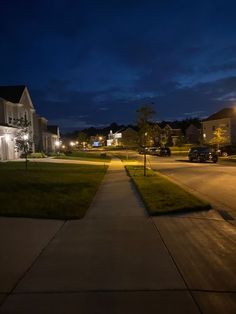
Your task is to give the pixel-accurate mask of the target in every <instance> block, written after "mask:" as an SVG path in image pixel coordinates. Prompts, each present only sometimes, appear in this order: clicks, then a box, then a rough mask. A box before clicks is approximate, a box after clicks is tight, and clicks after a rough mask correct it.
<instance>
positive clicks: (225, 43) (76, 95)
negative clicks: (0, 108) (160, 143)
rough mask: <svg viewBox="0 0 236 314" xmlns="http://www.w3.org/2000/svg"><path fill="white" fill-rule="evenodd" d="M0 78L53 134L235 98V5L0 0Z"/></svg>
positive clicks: (200, 110)
mask: <svg viewBox="0 0 236 314" xmlns="http://www.w3.org/2000/svg"><path fill="white" fill-rule="evenodd" d="M0 12H1V18H0V42H1V58H0V84H1V85H9V84H21V85H22V84H26V85H27V86H28V87H29V90H30V93H31V95H32V99H33V102H34V105H35V107H36V109H37V111H38V113H39V114H41V115H43V116H45V117H47V118H48V119H49V122H50V123H57V124H59V125H60V127H61V129H62V130H63V131H67V130H69V129H73V128H74V129H78V128H83V127H86V126H90V125H94V126H103V125H107V124H110V123H111V122H117V123H133V122H134V120H135V112H136V109H137V108H138V107H140V105H143V104H146V103H152V102H153V103H154V105H153V106H154V107H155V110H156V112H157V114H156V119H157V120H163V119H166V120H167V119H183V118H186V117H193V116H199V117H204V116H207V115H209V114H211V113H213V112H214V111H216V110H218V109H220V108H222V107H226V106H233V105H234V103H235V104H236V18H235V12H236V2H235V1H229V0H224V1H221V0H212V1H209V0H205V1H201V0H198V1H190V0H184V1H181V0H154V1H148V0H146V1H138V0H135V1H134V0H124V1H123V0H109V1H105V0H94V1H89V0H85V1H79V0H77V1H76V0H51V1H50V0H45V1H44V0H41V1H33V0H0Z"/></svg>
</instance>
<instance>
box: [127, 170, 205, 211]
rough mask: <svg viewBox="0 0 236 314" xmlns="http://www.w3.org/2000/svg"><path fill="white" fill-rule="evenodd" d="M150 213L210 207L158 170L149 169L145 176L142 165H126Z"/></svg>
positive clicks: (197, 209)
mask: <svg viewBox="0 0 236 314" xmlns="http://www.w3.org/2000/svg"><path fill="white" fill-rule="evenodd" d="M126 169H127V171H128V173H129V175H130V176H131V178H132V180H133V182H134V184H135V186H136V188H137V190H138V192H139V194H140V196H141V198H142V200H143V202H144V204H145V205H146V208H147V210H148V212H149V214H150V215H159V214H166V213H172V212H182V211H195V210H196V211H199V210H205V209H210V208H211V206H210V204H209V203H207V202H204V201H202V200H200V199H198V198H197V197H195V196H194V195H192V194H190V193H188V192H186V191H185V190H183V189H182V188H181V187H179V186H178V185H177V184H174V183H173V182H171V181H170V180H168V179H167V178H164V177H163V176H162V175H158V173H157V172H154V171H153V170H150V169H148V170H147V176H146V177H144V176H143V167H142V166H126Z"/></svg>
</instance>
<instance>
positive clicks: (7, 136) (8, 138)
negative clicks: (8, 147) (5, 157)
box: [4, 134, 11, 142]
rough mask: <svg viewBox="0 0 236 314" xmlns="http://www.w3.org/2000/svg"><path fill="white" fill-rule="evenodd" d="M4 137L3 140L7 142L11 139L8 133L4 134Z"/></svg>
mask: <svg viewBox="0 0 236 314" xmlns="http://www.w3.org/2000/svg"><path fill="white" fill-rule="evenodd" d="M4 137H5V141H6V142H9V141H10V139H11V137H10V135H9V134H5V135H4Z"/></svg>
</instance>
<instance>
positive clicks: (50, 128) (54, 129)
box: [47, 125, 58, 135]
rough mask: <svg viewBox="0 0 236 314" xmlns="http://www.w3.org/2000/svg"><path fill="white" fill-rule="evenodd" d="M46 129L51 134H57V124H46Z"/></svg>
mask: <svg viewBox="0 0 236 314" xmlns="http://www.w3.org/2000/svg"><path fill="white" fill-rule="evenodd" d="M47 130H48V131H49V132H50V133H52V134H56V135H57V134H58V125H48V126H47Z"/></svg>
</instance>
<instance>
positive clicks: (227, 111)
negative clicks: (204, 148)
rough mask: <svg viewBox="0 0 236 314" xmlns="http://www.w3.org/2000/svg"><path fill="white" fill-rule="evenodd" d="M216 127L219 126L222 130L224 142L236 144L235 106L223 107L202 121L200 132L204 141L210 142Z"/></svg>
mask: <svg viewBox="0 0 236 314" xmlns="http://www.w3.org/2000/svg"><path fill="white" fill-rule="evenodd" d="M217 128H221V129H222V130H223V131H224V137H225V143H224V144H236V109H235V108H223V109H221V110H220V111H218V112H216V113H214V114H213V115H211V116H209V117H208V118H207V119H206V120H204V121H203V122H202V133H203V140H204V142H205V143H210V142H211V140H212V139H213V137H214V132H215V131H216V129H217Z"/></svg>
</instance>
